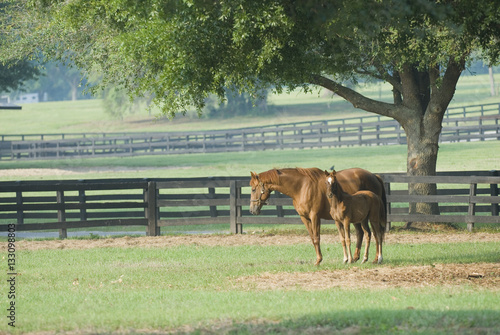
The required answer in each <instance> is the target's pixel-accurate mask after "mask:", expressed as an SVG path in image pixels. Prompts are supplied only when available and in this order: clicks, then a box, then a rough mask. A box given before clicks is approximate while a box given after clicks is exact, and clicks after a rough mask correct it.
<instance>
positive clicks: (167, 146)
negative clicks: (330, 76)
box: [0, 103, 500, 160]
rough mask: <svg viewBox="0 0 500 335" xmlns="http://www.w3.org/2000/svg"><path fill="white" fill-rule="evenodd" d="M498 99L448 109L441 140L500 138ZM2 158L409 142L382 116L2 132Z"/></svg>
mask: <svg viewBox="0 0 500 335" xmlns="http://www.w3.org/2000/svg"><path fill="white" fill-rule="evenodd" d="M499 120H500V103H496V104H487V105H476V106H467V107H460V108H453V109H449V110H448V111H447V113H446V115H445V118H444V119H443V130H442V133H441V137H440V141H441V142H458V141H476V140H477V141H485V140H499V139H500V123H499ZM0 140H1V141H0V160H15V159H58V158H71V157H74V158H85V157H106V156H136V155H168V154H188V153H215V152H235V151H262V150H282V149H290V148H300V149H303V148H331V147H341V146H353V145H391V144H406V135H405V133H404V130H403V129H402V128H401V126H400V125H399V123H398V122H396V121H395V120H393V119H389V118H386V117H381V116H377V115H375V116H366V117H355V118H346V119H334V120H325V121H311V122H300V123H289V124H278V125H272V126H266V127H254V128H241V129H227V130H212V131H192V132H161V133H160V132H152V133H128V134H127V133H122V134H118V133H109V134H40V135H0Z"/></svg>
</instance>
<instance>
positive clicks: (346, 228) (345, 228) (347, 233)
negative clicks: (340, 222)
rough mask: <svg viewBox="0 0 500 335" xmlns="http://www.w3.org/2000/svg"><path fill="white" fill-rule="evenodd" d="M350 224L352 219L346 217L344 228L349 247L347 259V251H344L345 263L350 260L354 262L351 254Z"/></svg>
mask: <svg viewBox="0 0 500 335" xmlns="http://www.w3.org/2000/svg"><path fill="white" fill-rule="evenodd" d="M349 224H350V219H349V218H344V230H345V240H346V241H345V244H346V249H347V259H346V258H345V252H344V263H346V262H349V263H353V258H352V254H351V229H350V227H349Z"/></svg>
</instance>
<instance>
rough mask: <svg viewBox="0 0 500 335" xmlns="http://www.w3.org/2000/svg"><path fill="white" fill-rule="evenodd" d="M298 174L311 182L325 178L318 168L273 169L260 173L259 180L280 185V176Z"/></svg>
mask: <svg viewBox="0 0 500 335" xmlns="http://www.w3.org/2000/svg"><path fill="white" fill-rule="evenodd" d="M294 172H297V173H299V174H301V175H304V176H306V177H308V178H310V179H311V181H313V182H315V181H317V180H320V179H322V178H324V176H325V175H324V173H323V171H321V170H320V169H318V168H284V169H272V170H269V171H266V172H261V173H259V179H260V181H262V182H263V183H271V184H275V185H277V184H280V182H279V179H280V175H282V174H287V173H294Z"/></svg>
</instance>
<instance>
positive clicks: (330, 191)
mask: <svg viewBox="0 0 500 335" xmlns="http://www.w3.org/2000/svg"><path fill="white" fill-rule="evenodd" d="M325 174H326V176H327V196H328V198H330V205H331V207H330V214H331V215H332V217H333V219H334V220H335V222H336V223H338V224H337V227H338V228H339V235H340V239H341V242H342V248H343V249H344V263H346V262H349V263H352V261H353V259H352V255H351V232H350V223H361V227H362V228H363V231H364V233H365V237H366V245H365V254H364V256H363V261H362V263H364V262H366V261H367V260H368V249H369V247H370V238H371V236H370V235H371V232H370V228H369V227H368V223H367V222H368V219H370V224H371V226H372V229H373V234H374V235H375V240H376V242H377V254H376V256H375V261H374V262H373V263H379V264H380V263H382V241H383V239H384V233H385V226H386V222H385V215H384V213H385V208H384V205H383V203H382V200H381V199H380V197H379V196H377V195H376V194H375V193H373V192H371V191H358V192H356V193H354V194H353V195H351V194H349V193H346V192H344V191H343V190H342V186H340V183H339V182H338V180H337V176H336V175H337V172H336V171H332V172H331V173H330V174H328V172H326V171H325ZM346 244H347V248H346Z"/></svg>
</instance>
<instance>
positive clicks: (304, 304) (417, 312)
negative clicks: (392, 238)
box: [0, 242, 500, 333]
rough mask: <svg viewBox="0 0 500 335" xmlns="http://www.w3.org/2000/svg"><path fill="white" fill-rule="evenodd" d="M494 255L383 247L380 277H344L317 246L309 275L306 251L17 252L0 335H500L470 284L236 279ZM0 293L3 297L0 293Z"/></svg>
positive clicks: (331, 248) (452, 247)
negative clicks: (9, 318)
mask: <svg viewBox="0 0 500 335" xmlns="http://www.w3.org/2000/svg"><path fill="white" fill-rule="evenodd" d="M498 255H499V248H498V242H465V243H436V244H426V243H423V244H389V245H386V247H385V251H384V256H385V257H384V261H385V264H384V265H382V266H375V265H372V264H362V265H361V264H359V263H357V264H354V265H344V264H342V263H341V256H342V255H341V247H340V244H338V243H325V244H324V258H325V260H324V262H323V263H322V265H321V266H320V267H319V268H317V267H314V266H313V258H314V252H313V249H312V247H311V246H310V245H308V244H297V245H284V246H276V245H274V246H273V245H268V246H262V245H241V246H204V245H198V246H197V245H180V246H173V247H168V248H142V247H130V248H116V247H111V248H93V249H85V250H81V249H52V250H45V249H42V250H19V251H17V262H18V269H19V270H18V271H19V273H20V274H19V275H18V277H17V283H16V284H17V287H16V288H17V291H18V295H17V296H16V304H17V306H18V309H17V320H16V328H15V329H11V328H8V326H7V322H4V323H2V324H0V331H11V332H12V331H14V332H39V331H60V330H62V331H74V330H76V331H100V332H112V331H129V332H132V331H137V330H157V329H160V330H171V329H181V328H182V329H192V330H196V329H198V330H199V329H213V328H214V329H218V331H222V330H223V329H233V330H236V331H241V332H249V333H255V332H257V333H259V332H262V333H267V332H269V331H270V330H272V329H283V330H285V329H288V330H290V331H292V332H297V333H300V332H302V331H304V330H306V329H308V328H310V327H315V326H319V327H324V328H325V329H327V330H332V331H333V330H342V329H346V328H350V327H358V328H360V329H362V330H363V331H396V330H398V329H399V330H401V329H408V330H411V331H422V330H426V329H427V330H432V329H444V330H447V329H448V330H449V329H452V330H455V331H456V333H460V332H461V331H470V330H474V329H486V330H493V329H498V328H499V327H500V321H499V320H500V319H499V318H498V315H500V307H499V305H498V294H499V293H498V288H496V289H495V288H491V287H488V286H482V285H481V281H480V280H481V278H478V279H477V280H476V279H475V280H473V281H472V280H471V281H470V283H469V282H466V283H465V284H463V281H460V283H459V284H457V283H454V282H453V280H451V282H450V283H449V284H447V283H444V284H443V285H435V286H425V287H421V286H414V287H393V286H391V285H389V286H388V287H387V288H383V289H380V288H377V289H370V288H362V289H351V288H342V287H331V288H326V289H312V290H311V289H305V288H304V287H294V286H293V285H292V286H290V287H286V288H283V289H275V290H272V289H258V287H256V286H254V285H252V283H250V284H249V285H247V284H248V283H246V282H245V278H249V277H252V276H253V277H255V276H257V277H259V276H260V277H262V276H266V275H267V274H279V273H285V274H286V273H290V274H293V273H315V272H319V274H320V276H319V277H318V276H316V277H315V280H318V278H319V279H321V275H323V274H324V275H325V276H328V275H329V274H330V273H331V272H333V271H337V272H336V273H337V274H338V271H340V273H342V271H345V273H346V274H348V273H350V271H354V270H355V271H358V272H360V273H363V271H373V270H374V269H375V270H376V269H377V268H391V267H394V268H400V267H404V266H420V265H422V266H429V265H431V266H432V265H436V264H476V263H492V264H493V266H497V265H498V264H499V263H498V262H499V256H498ZM2 256H4V255H2ZM372 257H373V254H372ZM484 275H485V276H497V274H494V273H489V274H488V273H486V274H484ZM354 278H356V276H354ZM497 279H498V278H497ZM314 285H315V283H314V282H311V286H314ZM1 289H2V291H3V292H5V291H6V290H7V287H6V283H4V282H2V285H1ZM183 327H184V328H183ZM186 327H187V328H186ZM228 327H229V328H228Z"/></svg>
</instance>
